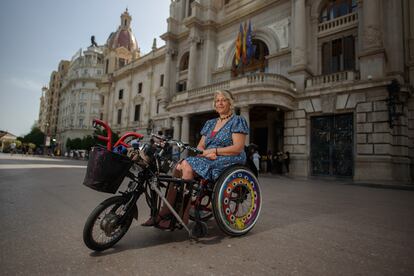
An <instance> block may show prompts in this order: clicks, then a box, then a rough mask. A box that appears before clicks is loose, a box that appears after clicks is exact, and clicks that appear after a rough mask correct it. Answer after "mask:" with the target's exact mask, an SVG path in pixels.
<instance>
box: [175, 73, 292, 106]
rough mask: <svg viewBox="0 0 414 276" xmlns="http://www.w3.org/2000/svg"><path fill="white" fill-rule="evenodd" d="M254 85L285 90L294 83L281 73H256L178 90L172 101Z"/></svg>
mask: <svg viewBox="0 0 414 276" xmlns="http://www.w3.org/2000/svg"><path fill="white" fill-rule="evenodd" d="M255 85H269V86H275V87H276V86H278V87H285V88H286V89H287V90H290V89H292V90H294V86H295V83H294V82H293V81H291V80H289V79H288V78H286V77H284V76H282V75H278V74H268V73H257V74H252V75H248V76H242V77H238V78H235V79H231V80H226V81H222V82H218V83H213V84H210V85H207V86H203V87H199V88H194V89H190V90H187V91H183V92H179V93H178V94H177V95H175V97H174V99H173V101H180V100H185V99H187V98H194V97H200V96H204V95H210V94H213V93H214V92H215V91H217V90H220V89H232V88H240V87H245V86H255Z"/></svg>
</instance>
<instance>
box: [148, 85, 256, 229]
mask: <svg viewBox="0 0 414 276" xmlns="http://www.w3.org/2000/svg"><path fill="white" fill-rule="evenodd" d="M213 106H214V109H215V110H216V112H217V113H218V115H219V116H218V117H217V118H214V119H211V120H209V121H207V122H206V123H205V124H204V127H203V129H202V130H201V135H202V137H201V139H200V142H199V143H198V146H197V148H198V149H200V150H202V151H203V153H202V154H201V155H198V156H196V157H188V158H186V159H185V160H183V161H181V162H180V163H179V164H178V165H177V167H176V172H175V174H176V175H177V176H181V177H182V178H183V179H186V180H192V179H194V177H195V175H199V176H200V177H202V178H204V179H208V180H210V181H216V180H217V178H218V177H219V176H220V174H221V173H222V172H223V171H224V170H225V169H226V168H227V167H229V166H231V165H234V164H244V163H245V162H246V154H245V152H244V144H245V140H246V135H247V134H248V133H249V127H248V125H247V122H246V120H245V119H244V118H243V117H241V116H238V115H235V114H234V98H233V96H232V94H231V93H230V91H228V90H220V91H216V93H215V94H214V102H213ZM175 195H176V192H175V191H174V189H170V190H169V191H168V193H167V200H168V201H169V202H170V203H172V202H174V200H175ZM189 207H190V204H188V205H187V206H186V210H185V212H184V215H183V221H184V222H185V223H187V222H188V210H189ZM159 213H160V214H159V217H158V218H157V219H156V223H154V220H153V219H152V218H150V219H149V220H148V221H147V222H145V223H144V224H142V225H143V226H154V224H157V227H158V228H161V229H168V228H169V227H170V218H169V217H170V216H168V214H169V213H170V212H169V210H168V208H167V207H165V206H164V207H163V208H162V209H161V210H160V212H159Z"/></svg>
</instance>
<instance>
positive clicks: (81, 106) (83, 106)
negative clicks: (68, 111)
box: [79, 104, 85, 113]
mask: <svg viewBox="0 0 414 276" xmlns="http://www.w3.org/2000/svg"><path fill="white" fill-rule="evenodd" d="M79 113H85V105H84V104H81V105H79Z"/></svg>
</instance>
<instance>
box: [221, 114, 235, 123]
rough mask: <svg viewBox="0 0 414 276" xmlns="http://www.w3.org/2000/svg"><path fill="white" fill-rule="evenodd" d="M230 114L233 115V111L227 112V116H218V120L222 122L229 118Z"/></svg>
mask: <svg viewBox="0 0 414 276" xmlns="http://www.w3.org/2000/svg"><path fill="white" fill-rule="evenodd" d="M232 115H233V113H230V114H229V115H227V116H224V117H220V118H219V120H220V122H223V121H224V120H227V119H228V118H230V117H231V116H232Z"/></svg>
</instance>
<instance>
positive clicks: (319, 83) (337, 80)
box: [306, 71, 359, 89]
mask: <svg viewBox="0 0 414 276" xmlns="http://www.w3.org/2000/svg"><path fill="white" fill-rule="evenodd" d="M356 80H359V72H356V71H342V72H338V73H333V74H328V75H319V76H315V77H311V78H308V79H306V88H307V89H308V88H323V87H331V86H334V85H337V84H346V83H352V82H354V81H356Z"/></svg>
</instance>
